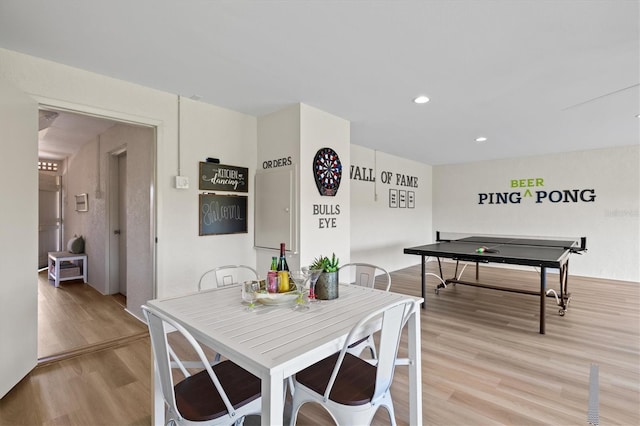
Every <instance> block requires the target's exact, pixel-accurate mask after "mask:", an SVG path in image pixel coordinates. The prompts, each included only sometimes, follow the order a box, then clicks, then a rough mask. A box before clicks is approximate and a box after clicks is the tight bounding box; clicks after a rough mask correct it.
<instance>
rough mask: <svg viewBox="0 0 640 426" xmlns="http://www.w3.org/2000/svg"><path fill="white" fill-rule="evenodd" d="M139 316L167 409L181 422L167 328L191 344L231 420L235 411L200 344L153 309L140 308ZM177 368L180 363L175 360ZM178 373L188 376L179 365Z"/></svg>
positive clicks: (173, 322) (172, 354) (182, 328)
mask: <svg viewBox="0 0 640 426" xmlns="http://www.w3.org/2000/svg"><path fill="white" fill-rule="evenodd" d="M142 312H143V313H144V316H145V318H146V320H147V325H148V327H149V335H150V336H151V346H152V348H153V355H154V362H155V371H156V379H157V380H159V382H160V387H161V388H162V396H163V398H164V400H165V402H166V403H167V405H168V406H169V410H170V411H172V412H173V413H175V414H176V415H178V416H179V417H180V418H183V416H182V414H180V412H179V411H178V406H177V404H176V396H175V392H174V382H173V375H172V371H171V369H172V364H171V362H172V357H173V356H175V355H174V352H173V350H172V349H171V346H169V342H168V341H167V333H166V331H165V330H166V329H167V328H168V327H173V329H174V330H175V331H178V332H179V333H180V334H182V336H183V337H184V338H185V340H186V341H187V342H188V343H190V344H191V347H192V348H193V351H194V352H195V353H196V354H197V355H198V358H199V361H200V363H201V364H202V365H201V366H199V367H201V368H200V370H202V369H206V370H207V372H208V373H209V377H211V381H212V384H213V385H214V386H215V387H216V389H217V391H218V393H219V395H220V397H221V398H222V401H223V402H224V404H225V406H226V408H227V412H228V413H229V415H231V416H234V415H235V410H234V408H233V406H232V405H231V402H230V401H229V398H228V397H227V394H226V392H225V391H224V389H223V387H222V385H221V384H220V381H219V380H218V376H216V374H215V373H214V371H213V369H212V368H211V365H210V363H209V361H208V360H207V357H206V355H205V354H204V351H203V350H202V347H201V346H200V344H199V343H198V342H197V341H196V339H195V338H194V337H193V336H192V335H191V333H189V332H188V331H187V330H186V329H185V328H184V327H183V326H181V325H180V324H178V323H176V322H175V321H173V320H172V319H170V318H168V317H167V316H166V315H164V314H161V313H160V312H158V311H156V310H155V309H153V308H150V307H148V306H145V305H143V306H142ZM177 361H178V363H179V364H180V361H179V360H177ZM180 370H181V371H182V373H183V375H184V376H185V377H189V376H190V373H189V372H188V371H187V370H186V369H185V368H184V367H183V366H182V365H180Z"/></svg>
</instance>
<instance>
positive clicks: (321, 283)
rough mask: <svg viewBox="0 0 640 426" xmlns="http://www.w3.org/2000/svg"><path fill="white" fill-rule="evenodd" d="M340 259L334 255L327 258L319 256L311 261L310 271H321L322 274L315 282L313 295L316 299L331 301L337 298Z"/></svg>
mask: <svg viewBox="0 0 640 426" xmlns="http://www.w3.org/2000/svg"><path fill="white" fill-rule="evenodd" d="M339 268H340V259H338V258H337V257H336V254H335V253H333V255H332V256H331V257H330V258H329V257H327V256H319V257H317V258H315V259H314V260H313V263H312V264H311V266H310V269H322V273H321V274H320V277H319V278H318V281H317V282H316V288H315V293H316V297H317V298H318V299H322V300H331V299H335V298H337V297H338V269H339Z"/></svg>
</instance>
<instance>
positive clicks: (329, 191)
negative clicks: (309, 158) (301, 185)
mask: <svg viewBox="0 0 640 426" xmlns="http://www.w3.org/2000/svg"><path fill="white" fill-rule="evenodd" d="M313 176H314V178H315V181H316V186H317V187H318V191H319V192H320V195H327V196H334V195H336V193H337V192H338V187H339V186H340V178H341V177H342V163H340V158H339V157H338V154H336V152H335V151H334V150H333V149H331V148H321V149H319V150H318V152H316V155H315V157H313Z"/></svg>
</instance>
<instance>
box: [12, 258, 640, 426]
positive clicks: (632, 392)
mask: <svg viewBox="0 0 640 426" xmlns="http://www.w3.org/2000/svg"><path fill="white" fill-rule="evenodd" d="M449 266H450V265H446V268H449ZM391 275H392V280H393V284H392V291H396V292H400V293H406V294H412V295H419V294H420V285H419V283H420V267H419V266H415V267H411V268H407V269H404V270H401V271H397V272H393V273H392V274H391ZM552 277H553V275H552V276H551V277H550V279H549V281H550V286H551V285H553V284H551V283H553V282H554V280H553V278H552ZM481 278H482V279H483V280H484V281H486V280H491V281H493V282H495V283H505V284H506V283H508V285H510V286H513V285H518V286H524V287H530V288H531V289H535V288H536V287H538V285H539V284H538V282H539V281H538V275H537V273H535V272H523V271H513V270H505V269H498V268H488V267H485V268H481ZM429 283H430V284H429V288H428V292H427V309H426V310H423V311H422V312H421V324H422V378H423V414H424V415H423V418H424V424H425V425H543V424H544V425H547V424H554V425H585V424H587V410H588V396H589V395H588V394H589V372H590V367H591V364H592V363H595V364H597V365H598V366H599V373H600V374H599V377H598V378H599V415H600V424H602V425H637V424H640V284H639V283H633V282H620V281H606V280H597V279H590V278H579V277H573V276H572V277H570V282H569V290H570V291H571V292H572V294H573V298H572V301H571V304H570V306H569V310H568V312H567V314H566V315H565V316H564V317H560V316H559V315H557V310H558V309H557V307H556V306H555V303H554V301H553V299H548V300H547V308H546V312H547V330H546V331H547V333H546V334H545V335H540V334H538V310H539V307H538V299H537V298H536V297H534V296H529V295H522V294H515V293H506V292H498V291H492V290H487V289H479V288H473V287H468V286H456V287H450V288H448V289H445V290H441V291H440V293H439V294H438V295H436V294H435V293H434V291H433V288H434V287H435V280H434V279H432V278H430V279H429ZM405 347H406V342H405V341H404V339H403V342H402V345H401V355H402V352H403V351H405V349H404V348H405ZM149 351H150V348H149V341H148V337H142V338H138V339H137V340H134V341H132V342H129V343H127V344H125V345H123V346H120V347H115V348H110V349H107V350H102V351H99V352H95V353H91V354H86V355H82V356H79V357H75V358H72V359H67V360H63V361H59V362H56V363H52V364H49V365H46V366H42V367H38V368H36V369H35V370H34V371H33V372H32V373H31V374H30V375H29V376H27V377H26V378H25V379H24V380H22V381H21V382H20V383H19V384H18V385H17V386H16V387H15V388H14V389H13V390H12V391H11V392H9V394H8V395H7V396H5V397H4V398H3V399H2V400H0V424H2V425H14V424H16V425H17V424H23V425H54V424H70V425H138V424H149V422H150V409H151V407H150V398H151V395H150V387H149V386H150V379H149V373H150V368H151V367H150V362H151V361H150V352H149ZM407 383H408V381H407V374H406V367H402V366H399V367H397V369H396V374H395V377H394V383H393V388H392V394H393V399H394V403H395V407H396V420H397V423H398V425H407V424H408V407H407V402H406V401H407V395H408V389H407ZM256 421H257V419H255V418H252V419H249V420H248V421H247V423H246V424H247V425H249V424H256ZM298 424H303V425H324V424H327V425H330V424H332V422H331V420H330V418H329V417H328V415H326V414H325V413H324V412H323V411H322V409H321V408H319V407H314V406H311V405H307V406H305V407H303V409H302V410H301V414H300V416H299V417H298ZM373 424H374V425H387V424H389V421H388V418H387V417H386V415H385V414H384V413H382V412H379V413H378V414H377V415H376V418H375V419H374V422H373Z"/></svg>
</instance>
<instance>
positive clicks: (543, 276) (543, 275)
mask: <svg viewBox="0 0 640 426" xmlns="http://www.w3.org/2000/svg"><path fill="white" fill-rule="evenodd" d="M546 298H547V268H546V267H544V266H543V267H541V268H540V334H544V306H545V300H546Z"/></svg>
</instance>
